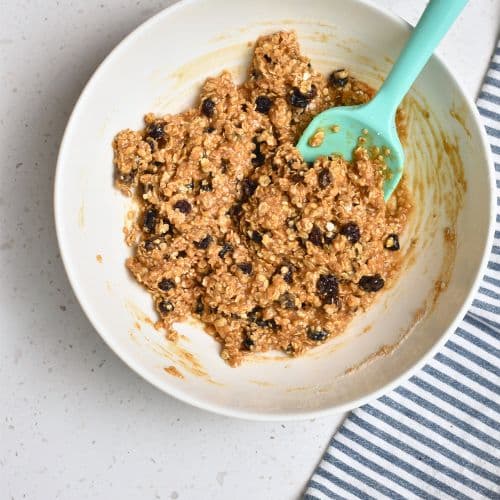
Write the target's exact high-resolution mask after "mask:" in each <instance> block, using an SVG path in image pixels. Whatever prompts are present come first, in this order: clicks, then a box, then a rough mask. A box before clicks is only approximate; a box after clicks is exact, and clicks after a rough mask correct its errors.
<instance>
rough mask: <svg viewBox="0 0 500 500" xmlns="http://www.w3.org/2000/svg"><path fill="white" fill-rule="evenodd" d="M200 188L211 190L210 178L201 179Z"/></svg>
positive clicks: (206, 190)
mask: <svg viewBox="0 0 500 500" xmlns="http://www.w3.org/2000/svg"><path fill="white" fill-rule="evenodd" d="M200 190H201V191H205V192H207V193H208V192H210V191H212V190H213V186H212V179H203V180H202V181H201V184H200Z"/></svg>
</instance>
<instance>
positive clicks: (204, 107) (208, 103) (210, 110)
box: [201, 98, 215, 118]
mask: <svg viewBox="0 0 500 500" xmlns="http://www.w3.org/2000/svg"><path fill="white" fill-rule="evenodd" d="M201 112H202V113H203V114H204V115H205V116H208V117H209V118H210V117H211V116H213V115H214V112H215V102H214V101H212V99H210V98H207V99H204V101H203V102H202V103H201Z"/></svg>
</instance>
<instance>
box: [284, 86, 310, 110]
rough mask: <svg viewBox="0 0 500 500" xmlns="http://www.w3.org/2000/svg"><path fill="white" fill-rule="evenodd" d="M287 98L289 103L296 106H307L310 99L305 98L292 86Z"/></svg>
mask: <svg viewBox="0 0 500 500" xmlns="http://www.w3.org/2000/svg"><path fill="white" fill-rule="evenodd" d="M288 100H289V102H290V104H291V105H292V106H294V107H296V108H307V105H308V104H309V101H310V99H308V98H307V96H306V95H305V94H303V93H302V92H301V91H300V90H299V89H298V88H294V89H293V90H292V93H291V94H290V95H289V97H288Z"/></svg>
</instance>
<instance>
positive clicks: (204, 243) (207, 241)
mask: <svg viewBox="0 0 500 500" xmlns="http://www.w3.org/2000/svg"><path fill="white" fill-rule="evenodd" d="M212 241H214V239H213V238H212V237H211V236H210V235H209V234H207V236H205V237H204V238H203V239H202V240H200V241H195V242H194V246H195V247H196V248H199V249H200V250H206V249H207V248H208V247H209V246H210V243H212Z"/></svg>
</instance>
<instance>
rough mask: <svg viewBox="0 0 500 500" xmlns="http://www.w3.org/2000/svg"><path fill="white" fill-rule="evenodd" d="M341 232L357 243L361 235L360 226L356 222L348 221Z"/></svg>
mask: <svg viewBox="0 0 500 500" xmlns="http://www.w3.org/2000/svg"><path fill="white" fill-rule="evenodd" d="M340 234H343V235H344V236H345V237H346V238H347V240H348V241H350V242H351V243H357V242H358V241H359V238H360V237H361V233H360V231H359V227H358V225H357V224H356V223H355V222H348V223H347V224H344V225H343V226H342V228H341V229H340Z"/></svg>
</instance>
